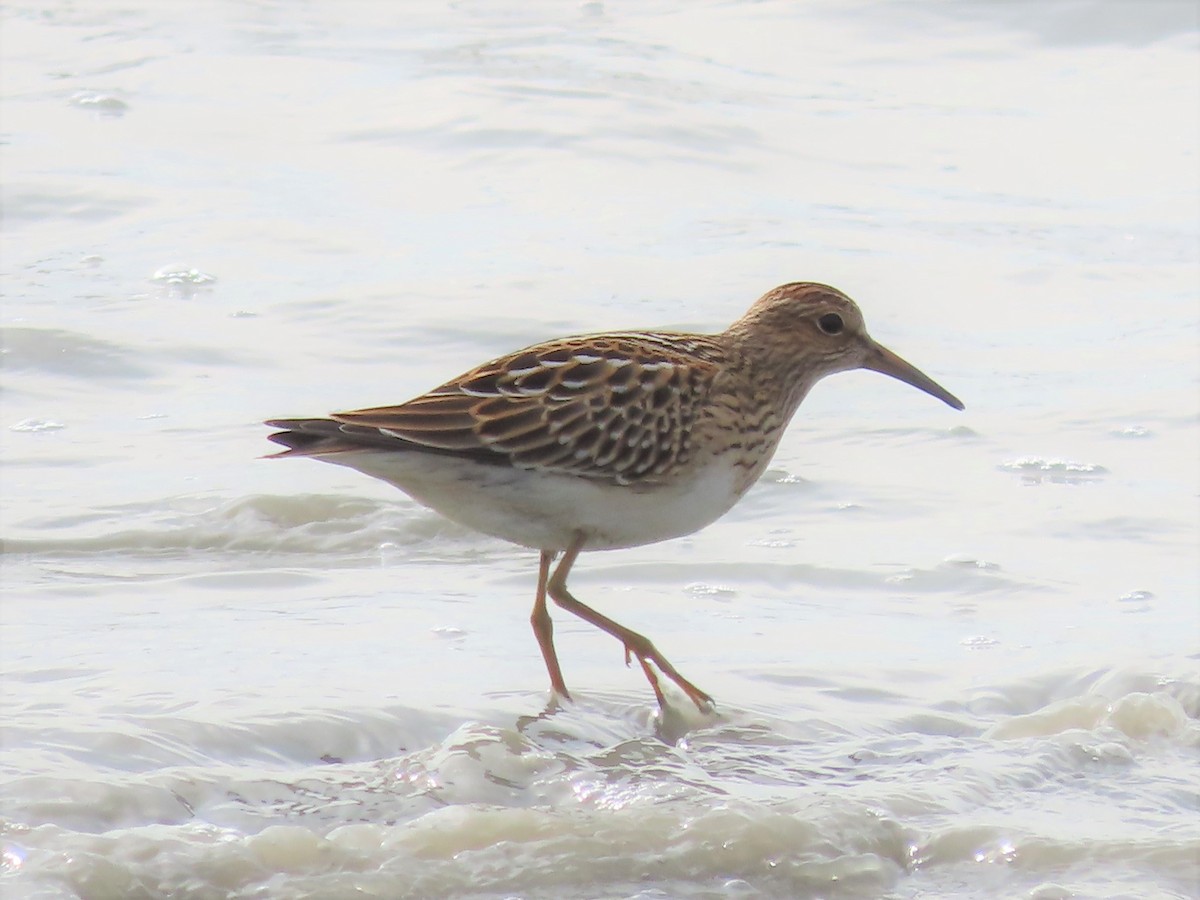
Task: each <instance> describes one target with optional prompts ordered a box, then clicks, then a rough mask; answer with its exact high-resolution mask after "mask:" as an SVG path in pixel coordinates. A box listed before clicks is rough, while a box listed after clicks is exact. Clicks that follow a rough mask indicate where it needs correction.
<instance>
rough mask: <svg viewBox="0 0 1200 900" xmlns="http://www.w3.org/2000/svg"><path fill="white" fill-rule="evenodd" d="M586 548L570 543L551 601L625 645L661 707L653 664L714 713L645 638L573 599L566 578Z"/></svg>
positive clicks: (552, 582) (711, 703) (703, 696)
mask: <svg viewBox="0 0 1200 900" xmlns="http://www.w3.org/2000/svg"><path fill="white" fill-rule="evenodd" d="M583 544H584V539H583V537H582V536H580V537H577V538H576V539H575V540H574V541H573V542H572V543H571V546H570V547H568V548H567V551H566V553H564V554H563V558H562V562H560V563H559V564H558V567H557V568H556V569H555V570H554V574H553V575H552V576H551V577H550V580H549V582H548V584H547V586H546V587H547V590H548V591H549V593H550V597H551V599H552V600H554V602H555V603H557V604H558V605H559V606H561V607H562V608H563V609H565V610H566V611H567V612H570V613H574V614H575V615H577V616H579V618H581V619H583V620H584V621H585V622H590V623H591V624H592V625H595V626H596V627H597V628H599V629H600V630H601V631H604V632H607V633H608V634H611V635H612V636H613V637H615V638H616V639H617V640H618V641H620V642H621V643H622V644H624V645H625V662H626V664H627V665H628V663H629V656H630V654H633V655H634V656H636V657H637V660H638V662H639V663H640V664H641V666H642V671H643V672H645V673H646V679H647V680H648V681H649V682H650V686H651V687H652V688H653V689H654V696H655V697H657V698H658V704H659V706H663V707H665V706H666V705H667V704H666V698H665V697H664V696H663V692H662V688H661V687H659V684H658V678H657V677H655V675H654V670H653V669H651V668H650V663H654V664H655V665H656V666H658V668H659V669H660V670H661V671H662V673H663V674H664V675H666V676H667V677H668V678H670V679H671V680H672V681H673V682H675V684H677V685H678V686H679V689H680V690H682V691H683V692H684V693H685V694H687V696H688V698H689V699H690V700H691V701H692V702H693V703H695V704H696V708H697V709H699V710H700V711H701V712H709V711H711V710H712V708H713V707H714V706H715V705H716V704H715V702H714V701H713V698H712V697H710V696H709V695H708V694H706V693H705V692H704V691H702V690H700V688H698V687H696V686H695V685H694V684H692V683H691V682H690V681H688V680H687V679H686V678H684V677H683V676H682V675H680V674H679V672H677V671H676V670H675V667H674V666H673V665H671V664H670V663H669V662H668V661H667V659H666V657H664V656H663V655H662V654H661V653H659V652H658V648H657V647H655V646H654V644H652V643H651V642H650V641H649V640H648V639H647V638H646V637H644V636H642V635H640V634H638V633H637V632H636V631H633V630H631V629H629V628H626V627H625V626H624V625H621V624H619V623H617V622H614V621H613V620H612V619H610V618H608V616H606V615H604V614H602V613H599V612H596V610H594V609H592V608H591V607H590V606H588V605H587V604H585V603H580V602H579V601H578V600H576V599H575V598H574V597H572V596H571V592H570V591H568V590H567V576H568V575H569V574H570V572H571V566H573V565H574V564H575V559H576V558H577V557H578V556H579V551H580V550H582V549H583ZM543 559H544V557H543ZM535 612H536V607H535ZM539 640H540V638H539Z"/></svg>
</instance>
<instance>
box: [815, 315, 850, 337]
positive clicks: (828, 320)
mask: <svg viewBox="0 0 1200 900" xmlns="http://www.w3.org/2000/svg"><path fill="white" fill-rule="evenodd" d="M817 325H818V326H820V328H821V330H822V331H823V332H825V333H826V334H841V333H842V329H843V328H844V327H845V323H843V322H842V317H841V316H839V315H838V314H837V313H825V315H823V316H821V318H819V319H817Z"/></svg>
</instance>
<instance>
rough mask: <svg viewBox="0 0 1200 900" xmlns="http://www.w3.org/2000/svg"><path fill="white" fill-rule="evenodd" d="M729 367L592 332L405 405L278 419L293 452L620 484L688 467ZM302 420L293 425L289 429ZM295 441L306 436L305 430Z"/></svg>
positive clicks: (523, 353) (705, 355) (676, 341)
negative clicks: (699, 421)
mask: <svg viewBox="0 0 1200 900" xmlns="http://www.w3.org/2000/svg"><path fill="white" fill-rule="evenodd" d="M722 359H723V355H722V352H721V349H720V347H719V346H718V345H717V344H716V343H715V342H713V341H711V340H708V339H705V338H698V337H694V336H691V335H688V336H683V335H673V334H648V333H641V332H630V333H623V334H605V335H592V336H584V337H577V338H567V339H563V340H559V341H552V342H549V343H545V344H538V345H536V346H534V347H529V348H527V349H525V350H520V351H517V352H516V353H512V354H509V355H508V356H504V357H501V358H499V359H496V360H493V361H491V362H488V363H484V364H483V365H482V366H479V367H478V368H476V369H473V370H472V371H470V372H467V373H466V374H464V375H462V376H460V377H458V378H455V379H454V380H452V381H449V382H447V383H446V384H444V385H442V386H441V387H439V388H435V389H434V390H432V391H430V392H429V393H427V394H424V395H422V396H420V397H417V398H415V399H413V400H410V401H408V402H407V403H403V404H401V405H399V406H384V407H378V408H375V409H360V410H354V411H352V412H342V413H335V414H334V415H332V416H331V417H330V419H327V420H282V421H276V422H273V423H269V424H274V425H277V426H279V427H283V428H290V429H292V430H293V434H291V435H289V434H287V433H284V434H282V435H272V439H279V438H289V437H291V438H293V439H292V440H291V441H290V442H289V441H288V440H279V443H283V444H285V445H286V446H289V447H290V448H292V450H294V451H295V452H299V453H304V452H336V451H338V450H345V449H352V446H351V445H357V446H358V447H369V446H373V447H381V448H383V447H391V448H394V449H397V450H400V449H420V450H427V451H431V452H435V453H446V454H451V455H455V456H464V457H471V458H474V459H478V460H481V461H485V462H492V463H499V464H506V465H511V466H514V467H517V468H524V469H541V470H548V471H551V472H559V473H563V474H571V475H576V476H580V477H584V478H595V479H599V480H607V481H615V482H618V483H632V482H651V481H654V480H656V479H657V477H658V476H660V475H662V474H663V473H664V472H666V471H667V470H669V469H671V468H672V467H673V466H675V465H678V464H681V463H683V462H685V461H686V460H687V458H688V455H689V452H690V446H691V427H692V424H693V422H694V421H695V418H696V414H697V409H698V407H699V405H700V404H701V402H702V401H703V399H704V398H705V396H706V395H707V393H708V389H709V387H710V386H711V384H712V381H713V378H714V376H715V375H716V372H717V370H718V368H719V365H720V363H721V361H722ZM293 423H295V424H293ZM297 432H298V433H297Z"/></svg>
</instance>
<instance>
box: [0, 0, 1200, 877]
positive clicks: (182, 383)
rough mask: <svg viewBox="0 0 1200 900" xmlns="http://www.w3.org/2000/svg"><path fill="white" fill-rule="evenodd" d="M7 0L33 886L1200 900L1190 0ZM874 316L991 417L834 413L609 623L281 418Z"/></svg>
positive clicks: (610, 595)
mask: <svg viewBox="0 0 1200 900" xmlns="http://www.w3.org/2000/svg"><path fill="white" fill-rule="evenodd" d="M397 9H398V7H396V6H394V5H392V4H384V3H378V4H370V3H358V4H353V5H349V6H348V5H343V4H334V3H311V4H304V5H299V4H292V3H272V2H255V3H234V2H220V3H213V4H210V5H208V6H207V7H206V8H205V11H204V13H203V14H201V13H200V12H197V11H195V10H194V9H192V10H189V11H188V12H187V14H186V15H185V14H184V12H183V10H182V7H179V8H177V7H175V6H172V5H169V4H144V5H143V6H142V7H139V6H137V5H123V4H117V3H112V2H108V0H96V2H92V3H89V4H87V5H86V6H84V7H81V6H78V5H74V4H66V3H62V4H50V5H49V6H46V5H40V6H39V5H32V4H27V3H20V2H17V3H10V4H8V5H7V6H6V9H5V11H4V21H3V23H2V25H3V27H2V29H0V40H2V41H3V44H4V48H3V49H4V55H5V60H6V61H5V65H4V67H3V69H2V70H0V77H2V78H3V87H4V99H3V130H4V144H3V154H4V159H3V172H4V180H5V191H4V207H5V225H4V235H3V245H2V250H3V253H2V260H0V262H2V265H3V271H4V281H5V294H6V297H5V303H4V308H3V360H4V392H3V406H2V408H0V413H2V422H0V424H2V425H3V440H2V445H0V449H2V451H3V454H4V465H3V472H2V475H0V491H2V492H3V511H2V518H3V522H2V524H3V536H4V557H3V570H2V572H0V576H2V578H3V588H4V608H3V642H2V644H0V654H2V659H3V668H4V678H3V687H4V696H3V700H4V707H5V712H4V731H3V734H4V737H3V742H4V743H3V752H2V755H0V779H2V782H0V783H2V784H3V796H2V798H0V831H2V842H3V857H2V858H0V869H2V871H3V874H0V892H3V894H4V896H6V897H7V896H13V897H36V898H63V897H87V898H92V897H101V898H103V897H166V896H170V897H188V898H209V897H244V898H250V897H272V898H274V897H283V898H300V897H322V898H324V897H331V898H336V897H349V896H378V897H438V896H478V897H528V898H542V897H544V898H562V897H581V898H582V897H642V898H649V897H689V898H699V897H725V896H744V897H806V896H811V897H849V898H873V897H896V898H916V897H921V898H939V897H947V898H948V897H980V898H985V897H986V898H990V897H999V896H1004V897H1017V896H1023V897H1030V898H1038V900H1050V898H1066V897H1191V896H1195V895H1196V894H1197V893H1200V864H1198V862H1197V860H1198V858H1200V826H1198V825H1197V822H1198V821H1200V817H1197V811H1198V806H1200V768H1198V767H1197V764H1196V759H1197V756H1196V751H1197V748H1198V746H1200V724H1198V719H1200V676H1198V674H1197V643H1198V641H1197V638H1198V636H1200V611H1198V604H1197V598H1198V597H1200V551H1198V550H1197V537H1198V533H1200V504H1198V503H1197V496H1198V494H1200V472H1198V470H1197V466H1196V459H1197V458H1198V456H1200V453H1198V451H1200V415H1198V412H1200V403H1198V402H1197V401H1198V396H1200V395H1198V391H1197V385H1198V382H1200V354H1198V352H1197V325H1198V324H1200V321H1198V320H1200V306H1198V303H1197V297H1198V295H1200V251H1198V249H1197V248H1198V247H1200V242H1198V241H1200V224H1198V216H1197V211H1198V209H1200V205H1198V204H1200V184H1198V180H1200V178H1198V174H1197V172H1198V169H1200V167H1198V166H1197V148H1198V147H1200V118H1198V117H1197V116H1196V113H1195V110H1196V109H1197V108H1200V102H1198V101H1200V74H1198V72H1200V70H1198V69H1197V67H1196V65H1195V63H1196V50H1197V22H1196V17H1197V13H1196V7H1195V6H1194V5H1193V4H1190V3H1186V2H1179V3H1175V2H1145V3H1140V4H1128V3H1124V2H1116V0H1114V2H1080V3H1065V2H1064V3H1055V4H1038V5H1030V4H1021V5H1020V8H1019V10H1018V8H1017V7H1016V6H1013V5H1011V4H1007V3H1003V2H998V0H996V2H982V0H980V2H963V3H955V4H912V5H910V4H897V3H881V2H856V3H842V2H833V0H828V2H812V3H808V4H805V5H803V6H802V7H800V6H797V5H794V4H785V3H774V2H765V3H742V2H734V3H726V4H705V5H690V6H688V7H686V9H683V8H677V7H676V5H668V4H659V3H647V4H637V5H635V4H614V3H600V2H587V3H582V4H569V5H562V4H534V5H529V4H523V5H509V6H503V5H497V4H470V3H467V4H457V5H454V6H450V7H447V6H445V5H443V4H434V3H408V4H405V5H404V6H403V12H398V11H397ZM796 279H816V280H821V281H827V282H830V283H832V284H836V285H838V286H839V287H841V288H842V289H844V290H846V291H847V292H848V293H850V294H851V295H852V296H854V297H856V298H857V299H858V300H859V301H860V303H861V305H862V306H863V308H864V312H865V314H866V317H867V321H868V323H869V325H870V327H871V330H872V333H873V334H874V335H875V336H876V337H877V338H878V339H880V340H881V341H882V342H883V343H885V344H887V345H889V346H891V347H892V348H893V349H895V350H897V351H898V352H899V353H901V354H902V355H903V356H905V357H907V358H909V359H910V360H911V361H913V362H914V363H916V364H917V365H918V366H920V367H922V368H923V369H925V370H926V371H927V372H929V373H930V374H931V375H932V376H933V377H935V378H937V379H938V380H939V381H941V382H942V383H943V384H944V385H946V387H947V388H949V389H950V390H952V391H953V392H954V393H956V394H958V395H959V396H960V397H962V398H963V400H964V401H965V402H966V404H967V410H966V412H965V413H961V414H959V413H954V412H953V411H951V410H949V409H947V408H946V407H944V406H941V405H940V404H937V403H936V402H935V401H933V400H931V399H930V398H928V397H926V396H924V395H921V394H919V393H918V392H916V391H913V390H912V389H910V388H907V387H905V386H903V385H900V384H897V383H894V382H891V381H888V380H886V379H883V378H881V377H879V376H878V375H874V374H871V373H855V374H852V375H844V376H839V377H837V378H834V379H830V380H829V381H826V382H824V383H822V384H821V385H820V386H819V387H818V388H817V389H816V390H815V391H814V392H813V394H812V395H811V396H810V397H809V398H808V400H806V402H805V405H804V406H803V407H802V409H801V412H800V414H799V416H798V417H797V420H796V422H795V423H794V425H793V427H792V429H791V430H790V431H789V433H788V435H787V437H786V438H785V441H784V443H783V445H782V446H781V448H780V451H779V453H778V455H777V456H776V459H775V461H774V463H773V465H772V467H771V469H770V470H769V471H768V473H767V475H766V476H765V477H764V478H763V480H762V482H761V483H760V484H759V485H758V486H757V487H756V488H755V489H754V490H753V491H752V492H751V493H750V495H748V496H747V497H746V498H745V500H743V502H742V503H741V504H740V505H739V506H738V507H736V508H735V509H734V510H733V512H731V513H730V514H729V515H728V516H727V517H726V518H725V519H723V520H721V521H720V522H718V523H717V524H715V525H713V526H711V527H710V528H708V529H706V530H704V531H702V532H700V533H699V534H696V535H694V536H692V537H689V538H685V539H681V540H676V541H671V542H667V543H664V544H660V545H655V546H650V547H643V548H638V549H635V550H629V551H621V552H616V553H602V554H601V553H598V554H593V555H585V556H584V557H583V559H582V560H581V561H580V563H579V565H578V566H577V568H576V570H575V572H574V573H573V576H572V584H573V586H574V587H575V588H576V591H577V593H578V594H579V595H580V596H581V598H583V599H584V600H585V601H587V602H589V603H592V604H594V605H595V606H597V607H598V608H599V609H601V610H602V611H604V612H605V613H607V614H609V615H611V616H613V617H614V618H616V619H617V620H618V621H621V622H623V623H626V624H628V625H630V626H632V627H634V628H636V629H638V630H640V631H643V632H644V633H646V634H648V635H650V636H651V637H653V638H654V639H655V641H656V643H657V644H658V645H659V647H660V648H661V649H662V650H663V652H664V653H665V654H666V655H667V656H668V657H669V658H670V659H671V660H672V661H673V662H674V663H675V664H676V665H677V666H679V668H680V669H681V670H682V671H683V673H684V674H685V675H687V676H688V677H690V678H691V679H693V680H694V681H695V682H696V683H697V684H698V685H700V686H701V687H702V688H704V689H705V690H707V691H709V692H710V693H712V694H714V695H715V696H716V698H717V700H718V704H719V706H718V712H717V714H716V715H715V716H712V717H703V716H700V715H699V714H698V713H695V712H694V711H691V710H690V709H688V708H685V705H684V704H683V703H682V702H681V703H680V704H679V708H678V709H673V710H671V711H670V712H669V713H667V714H665V715H663V714H660V713H658V712H657V710H656V708H655V707H654V704H653V697H652V695H651V693H650V691H649V688H648V686H647V685H646V684H645V682H644V680H643V679H642V677H641V675H640V673H639V672H638V671H637V669H636V667H634V668H631V669H627V668H625V667H624V666H623V665H622V658H621V649H620V647H619V646H616V645H615V644H614V642H613V641H611V640H610V639H609V638H608V637H607V636H605V635H603V634H601V633H599V632H597V631H595V630H594V629H590V628H588V627H587V626H585V625H584V624H583V623H579V622H575V621H568V620H565V619H564V618H563V617H562V616H558V617H557V619H556V624H557V635H558V644H559V652H560V656H561V657H562V660H563V665H564V669H565V675H566V678H567V682H568V684H569V685H570V686H571V687H572V690H573V691H574V692H575V694H576V702H574V703H572V704H568V705H565V706H563V707H561V708H558V709H551V710H547V708H546V701H547V696H546V676H545V672H544V669H543V667H542V663H541V660H540V657H539V655H538V652H537V648H536V644H535V643H534V640H533V636H532V635H531V634H530V633H529V627H528V621H527V617H528V611H529V608H530V605H531V601H532V592H533V586H534V576H535V568H536V560H535V558H534V556H533V555H532V554H530V553H529V552H527V551H523V550H519V549H516V548H513V547H510V546H507V545H505V544H502V543H499V542H496V541H492V540H490V539H486V538H482V537H479V536H476V535H473V534H471V533H468V532H466V531H464V530H462V529H460V528H458V527H457V526H454V525H452V524H450V523H447V522H446V521H444V520H442V519H440V518H439V517H438V516H436V515H435V514H433V513H430V512H428V511H426V510H423V509H422V508H421V507H419V506H417V505H416V504H414V503H412V502H411V501H409V500H407V499H406V498H405V497H403V496H402V495H400V494H398V493H396V492H395V491H393V490H391V489H389V488H387V487H386V486H385V485H382V484H378V483H375V482H372V481H371V480H369V479H366V478H364V477H362V476H359V475H356V474H355V473H353V472H349V471H343V470H340V469H337V468H335V467H331V466H321V465H317V464H315V463H309V462H303V461H296V462H289V463H282V462H266V461H259V460H258V459H256V457H258V456H259V455H261V454H262V453H265V452H267V451H268V450H269V449H270V445H268V444H267V443H266V441H265V439H264V437H265V434H266V429H264V428H262V427H261V426H260V425H259V424H258V423H259V421H260V420H261V419H263V418H266V417H270V416H284V415H304V414H320V413H323V412H326V411H328V410H331V409H339V408H347V407H356V406H369V405H377V404H384V403H390V402H397V401H400V400H403V399H405V398H407V397H409V396H412V395H414V394H416V393H418V392H420V391H422V390H424V389H426V388H428V387H430V386H432V385H434V384H438V383H440V382H442V381H444V380H446V379H447V378H448V377H450V376H452V375H454V374H456V373H457V372H460V371H462V370H464V369H466V368H468V367H469V366H471V365H473V364H474V363H476V362H478V361H480V360H482V359H485V358H487V357H489V356H492V355H495V354H498V353H500V352H503V351H506V350H509V349H512V348H514V347H517V346H520V345H522V344H524V343H528V342H531V341H534V340H539V339H542V338H545V337H549V336H553V335H556V334H564V333H571V332H579V331H589V330H597V329H604V328H625V327H637V326H662V327H679V328H698V329H704V330H716V329H720V328H723V327H724V326H725V325H726V324H727V323H728V322H729V321H730V320H732V319H733V318H735V317H736V316H738V315H740V314H741V312H742V311H743V310H744V308H745V307H746V306H747V305H748V304H749V302H750V301H751V300H753V299H754V297H756V296H757V295H758V294H760V293H762V292H763V291H765V290H766V289H768V288H770V287H772V286H774V285H775V284H778V283H780V282H784V281H788V280H796Z"/></svg>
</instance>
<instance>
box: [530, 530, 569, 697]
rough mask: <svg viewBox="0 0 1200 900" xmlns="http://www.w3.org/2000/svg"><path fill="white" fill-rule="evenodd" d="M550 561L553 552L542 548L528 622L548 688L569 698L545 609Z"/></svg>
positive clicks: (548, 613)
mask: <svg viewBox="0 0 1200 900" xmlns="http://www.w3.org/2000/svg"><path fill="white" fill-rule="evenodd" d="M552 562H554V554H553V553H552V552H550V551H549V550H543V551H542V558H541V562H540V564H539V565H538V585H537V598H536V599H535V600H534V601H533V612H532V613H531V614H530V616H529V622H530V624H531V625H533V634H534V637H536V638H537V642H538V646H539V647H541V648H542V659H544V660H545V661H546V671H547V672H549V673H550V690H552V691H553V692H554V693H555V694H558V695H559V696H560V697H562V698H564V699H566V700H570V699H571V695H570V694H569V693H567V684H566V682H565V681H563V677H562V669H561V668H560V667H559V665H558V654H557V653H555V652H554V623H553V622H552V621H551V620H550V610H548V609H546V581H547V579H549V577H550V563H552Z"/></svg>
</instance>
